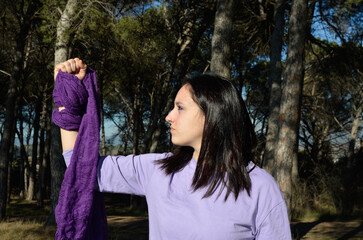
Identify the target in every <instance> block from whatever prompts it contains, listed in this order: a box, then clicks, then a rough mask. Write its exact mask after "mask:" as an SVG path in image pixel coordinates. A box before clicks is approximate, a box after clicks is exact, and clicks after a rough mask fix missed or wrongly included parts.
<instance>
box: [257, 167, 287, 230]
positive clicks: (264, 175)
mask: <svg viewBox="0 0 363 240" xmlns="http://www.w3.org/2000/svg"><path fill="white" fill-rule="evenodd" d="M250 178H251V183H252V188H251V198H252V199H253V201H254V202H255V204H256V207H257V215H256V218H257V219H256V222H257V225H258V226H260V225H261V224H262V223H263V222H264V221H265V219H267V218H268V216H270V215H271V214H273V215H276V214H274V212H276V211H277V210H278V212H280V214H277V215H281V214H282V215H286V214H287V212H286V202H285V198H284V195H283V193H282V191H281V190H280V187H279V185H278V184H277V182H276V181H275V179H274V178H273V177H272V176H271V175H270V174H269V173H268V172H266V171H265V170H264V169H261V168H260V167H258V166H256V167H255V168H254V169H253V170H252V171H251V172H250ZM275 217H276V216H275Z"/></svg>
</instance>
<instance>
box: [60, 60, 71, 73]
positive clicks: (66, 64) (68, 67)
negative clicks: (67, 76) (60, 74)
mask: <svg viewBox="0 0 363 240" xmlns="http://www.w3.org/2000/svg"><path fill="white" fill-rule="evenodd" d="M64 66H65V72H66V73H72V72H73V71H72V67H71V63H70V62H69V60H68V61H67V62H65V63H64ZM62 71H63V70H62Z"/></svg>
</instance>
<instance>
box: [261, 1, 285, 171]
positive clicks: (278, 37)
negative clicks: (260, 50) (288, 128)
mask: <svg viewBox="0 0 363 240" xmlns="http://www.w3.org/2000/svg"><path fill="white" fill-rule="evenodd" d="M274 19H275V28H274V30H273V32H272V36H271V41H270V59H271V60H270V79H269V80H270V89H271V91H270V100H269V110H270V113H269V117H268V123H267V128H268V130H267V135H266V145H265V152H264V156H263V167H264V168H265V169H266V170H267V171H268V172H270V173H272V172H273V170H274V167H275V166H276V161H275V154H274V151H275V149H276V144H277V139H278V136H279V118H280V104H281V72H282V65H281V50H282V44H283V40H282V37H283V34H284V26H285V20H284V19H285V0H278V1H277V2H276V5H275V12H274Z"/></svg>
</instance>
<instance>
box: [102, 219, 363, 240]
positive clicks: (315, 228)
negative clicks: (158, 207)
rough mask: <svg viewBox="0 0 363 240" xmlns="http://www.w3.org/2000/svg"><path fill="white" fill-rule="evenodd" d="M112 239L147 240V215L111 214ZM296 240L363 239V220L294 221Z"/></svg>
mask: <svg viewBox="0 0 363 240" xmlns="http://www.w3.org/2000/svg"><path fill="white" fill-rule="evenodd" d="M108 225H109V232H110V238H109V239H110V240H116V239H123V240H147V239H148V219H147V217H124V216H109V217H108ZM291 227H292V233H293V237H294V239H296V240H300V239H301V240H307V239H309V240H310V239H311V240H333V239H335V240H348V239H349V240H358V239H362V240H363V221H347V222H343V221H326V222H324V221H315V222H293V223H292V224H291Z"/></svg>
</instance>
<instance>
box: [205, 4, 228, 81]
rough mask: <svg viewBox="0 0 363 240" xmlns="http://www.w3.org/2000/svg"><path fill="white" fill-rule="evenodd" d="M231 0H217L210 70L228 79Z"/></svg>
mask: <svg viewBox="0 0 363 240" xmlns="http://www.w3.org/2000/svg"><path fill="white" fill-rule="evenodd" d="M232 19H233V0H218V1H217V12H216V15H215V21H214V32H213V39H212V59H211V65H210V68H211V72H213V73H215V74H217V75H220V76H222V77H225V78H227V79H229V78H230V77H231V68H232V62H231V43H232V42H231V39H232V24H233V20H232Z"/></svg>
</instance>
